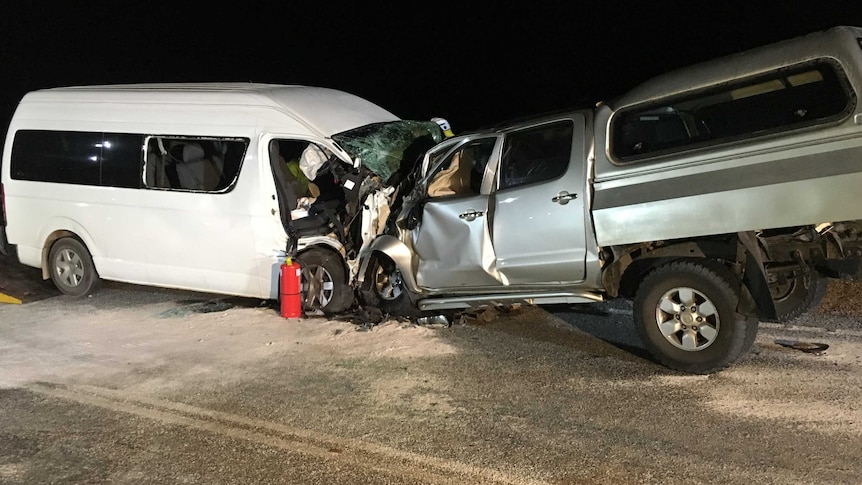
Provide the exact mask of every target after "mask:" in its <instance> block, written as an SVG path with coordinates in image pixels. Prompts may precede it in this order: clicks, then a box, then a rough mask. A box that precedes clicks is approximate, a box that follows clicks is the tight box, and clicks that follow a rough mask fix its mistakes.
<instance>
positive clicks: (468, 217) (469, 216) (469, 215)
mask: <svg viewBox="0 0 862 485" xmlns="http://www.w3.org/2000/svg"><path fill="white" fill-rule="evenodd" d="M483 215H485V213H484V212H482V211H474V210H469V211H467V212H465V213H463V214H461V215H459V216H458V217H460V218H461V219H464V220H465V221H468V222H469V221H475V220H476V218H477V217H482V216H483Z"/></svg>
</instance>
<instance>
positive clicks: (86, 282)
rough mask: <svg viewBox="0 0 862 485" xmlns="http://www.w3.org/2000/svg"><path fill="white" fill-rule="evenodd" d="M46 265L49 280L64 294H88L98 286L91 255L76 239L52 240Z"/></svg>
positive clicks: (97, 277)
mask: <svg viewBox="0 0 862 485" xmlns="http://www.w3.org/2000/svg"><path fill="white" fill-rule="evenodd" d="M48 265H49V267H50V270H51V280H52V281H53V282H54V285H55V286H56V287H57V289H58V290H60V291H61V292H62V293H64V294H66V295H69V296H85V295H89V294H90V293H92V292H93V291H95V290H96V289H97V288H98V286H99V283H100V279H99V274H98V273H97V272H96V266H95V265H94V264H93V257H92V256H90V252H89V251H87V248H85V247H84V245H83V244H81V243H80V242H79V241H78V240H77V239H74V238H71V237H64V238H62V239H58V240H57V241H56V242H54V244H53V245H52V246H51V251H50V253H49V254H48Z"/></svg>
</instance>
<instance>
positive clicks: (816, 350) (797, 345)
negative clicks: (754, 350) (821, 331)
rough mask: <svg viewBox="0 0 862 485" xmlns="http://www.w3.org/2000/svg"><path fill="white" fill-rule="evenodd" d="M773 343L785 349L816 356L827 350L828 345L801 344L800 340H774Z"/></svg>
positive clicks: (815, 343)
mask: <svg viewBox="0 0 862 485" xmlns="http://www.w3.org/2000/svg"><path fill="white" fill-rule="evenodd" d="M775 343H776V344H778V345H781V346H782V347H787V348H791V349H794V350H799V351H801V352H806V353H809V354H817V355H820V354H822V353H823V352H826V349H828V348H829V345H828V344H823V343H817V342H803V341H800V340H785V339H775Z"/></svg>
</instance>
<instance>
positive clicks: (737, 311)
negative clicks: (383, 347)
mask: <svg viewBox="0 0 862 485" xmlns="http://www.w3.org/2000/svg"><path fill="white" fill-rule="evenodd" d="M859 92H862V29H859V28H853V27H836V28H833V29H830V30H828V31H824V32H818V33H813V34H810V35H807V36H804V37H800V38H796V39H792V40H788V41H784V42H780V43H777V44H774V45H769V46H766V47H762V48H757V49H754V50H751V51H747V52H743V53H739V54H736V55H732V56H729V57H726V58H721V59H717V60H714V61H711V62H706V63H703V64H699V65H694V66H691V67H688V68H685V69H682V70H679V71H675V72H671V73H668V74H666V75H663V76H660V77H657V78H655V79H652V80H650V81H648V82H646V83H644V84H642V85H640V86H638V87H636V88H635V89H633V90H631V91H630V92H628V93H627V94H625V95H623V96H622V97H620V98H619V99H616V100H614V101H611V102H607V103H600V104H599V105H598V106H597V107H595V108H594V109H588V110H581V111H573V112H568V113H562V114H556V115H549V116H544V117H541V118H536V119H530V120H526V121H519V122H516V123H511V124H507V125H505V126H499V127H497V128H494V129H489V130H485V131H480V132H475V133H470V134H465V135H461V136H458V137H455V138H452V139H449V140H446V141H444V142H443V143H441V144H439V145H437V146H436V147H434V148H433V149H432V150H430V151H429V152H428V153H427V154H426V156H425V158H424V160H423V161H422V163H421V167H419V169H418V171H417V173H416V174H415V179H414V180H412V181H411V182H412V190H411V191H410V193H409V195H407V196H406V197H404V199H403V200H402V201H401V203H400V204H399V205H398V207H393V215H392V216H391V218H390V224H389V226H388V229H387V230H386V231H385V232H384V234H382V235H380V236H379V237H378V238H377V239H376V240H375V241H374V242H373V244H371V245H369V246H368V247H367V248H366V249H365V251H364V254H362V255H360V256H361V259H362V261H363V263H362V265H361V267H360V269H359V271H358V274H357V284H358V285H359V289H360V291H359V294H360V297H361V300H362V301H363V302H364V303H365V304H371V305H379V306H382V307H383V308H384V309H386V310H387V311H390V312H402V313H403V312H414V313H416V312H428V311H446V310H451V309H458V308H468V307H477V306H483V305H497V304H512V303H526V304H539V305H541V304H559V303H585V302H594V301H602V300H605V299H609V298H617V297H622V298H628V299H632V300H633V301H634V320H635V322H636V327H637V329H638V332H639V335H640V337H641V338H642V340H643V343H644V345H645V346H646V348H647V349H648V350H649V351H650V352H651V353H652V354H653V355H654V356H655V358H656V359H657V360H658V361H660V362H662V363H663V364H665V365H666V366H668V367H671V368H673V369H677V370H681V371H685V372H692V373H709V372H714V371H717V370H720V369H722V368H724V367H726V366H728V365H730V364H731V363H732V362H734V361H735V360H736V359H738V358H739V357H740V356H742V355H744V354H745V353H746V352H747V351H748V350H749V349H750V348H751V346H752V344H753V342H754V340H755V337H756V333H757V326H758V322H759V321H760V320H773V321H786V320H790V319H792V318H794V317H795V316H798V315H799V314H801V313H803V312H805V311H807V310H808V309H810V308H811V307H812V306H814V305H816V304H817V302H818V301H819V299H820V298H822V296H823V294H824V293H825V288H826V286H825V284H826V281H827V279H826V278H830V277H831V278H839V277H842V278H857V279H858V278H860V277H862V270H860V261H862V256H860V255H862V191H860V187H862V108H860V107H859V105H858V93H859Z"/></svg>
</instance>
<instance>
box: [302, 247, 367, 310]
mask: <svg viewBox="0 0 862 485" xmlns="http://www.w3.org/2000/svg"><path fill="white" fill-rule="evenodd" d="M296 259H297V261H298V262H299V266H300V268H301V270H302V279H301V286H300V288H301V291H302V308H303V310H306V311H314V310H320V311H322V312H324V313H338V312H343V311H344V310H347V309H348V308H350V307H351V306H352V305H353V290H352V289H351V288H350V285H348V284H347V278H346V276H345V272H344V265H343V264H342V262H341V261H342V260H341V256H340V255H339V254H338V253H336V252H335V251H330V250H327V249H319V248H311V249H308V250H306V251H303V252H301V253H299V255H297V257H296Z"/></svg>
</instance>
